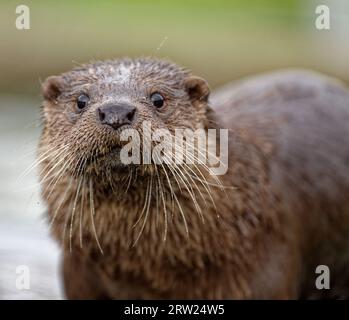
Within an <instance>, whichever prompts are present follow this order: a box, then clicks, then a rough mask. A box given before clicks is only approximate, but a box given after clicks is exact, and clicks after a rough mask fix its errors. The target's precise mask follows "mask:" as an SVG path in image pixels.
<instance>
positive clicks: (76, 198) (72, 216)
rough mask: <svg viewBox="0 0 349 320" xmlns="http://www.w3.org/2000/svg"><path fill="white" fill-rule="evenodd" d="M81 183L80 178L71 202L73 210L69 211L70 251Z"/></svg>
mask: <svg viewBox="0 0 349 320" xmlns="http://www.w3.org/2000/svg"><path fill="white" fill-rule="evenodd" d="M81 183H82V178H80V179H79V183H78V187H77V189H76V195H75V199H74V204H73V210H72V212H71V218H70V232H69V249H70V252H72V238H73V223H74V216H75V210H76V204H77V201H78V197H79V193H80V188H81Z"/></svg>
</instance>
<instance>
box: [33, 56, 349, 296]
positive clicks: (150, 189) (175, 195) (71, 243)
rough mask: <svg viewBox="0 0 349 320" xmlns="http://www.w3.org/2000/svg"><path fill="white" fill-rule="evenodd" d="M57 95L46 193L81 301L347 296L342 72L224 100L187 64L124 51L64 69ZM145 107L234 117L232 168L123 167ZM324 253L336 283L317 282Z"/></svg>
mask: <svg viewBox="0 0 349 320" xmlns="http://www.w3.org/2000/svg"><path fill="white" fill-rule="evenodd" d="M154 94H156V95H157V96H154ZM158 94H160V96H161V97H162V98H163V101H162V102H163V104H161V103H160V104H159V103H158V101H159V96H158ZM43 96H44V99H45V101H44V106H43V121H44V129H43V133H42V136H41V141H40V146H39V151H40V158H39V161H40V163H41V179H42V195H43V198H44V199H45V200H46V202H47V206H48V212H49V217H50V220H51V225H52V232H53V235H54V236H55V238H56V239H57V240H58V241H59V243H60V244H61V246H62V250H63V271H64V284H65V292H66V296H67V297H68V298H70V299H84V298H86V299H128V298H131V299H138V298H141V299H167V298H169V299H171V298H172V299H206V298H208V299H251V298H252V299H258V298H269V299H296V298H322V297H333V298H345V297H348V294H349V272H348V271H347V269H348V266H349V254H348V253H347V252H348V239H349V238H348V232H349V224H348V223H349V200H348V195H349V147H348V144H347V139H348V137H349V93H348V91H347V90H346V89H345V88H344V87H343V86H342V85H340V84H339V83H336V82H335V81H333V80H330V79H328V78H326V77H323V76H320V75H316V74H312V73H310V72H303V71H285V72H281V73H275V74H271V75H265V76H261V77H256V78H253V79H250V80H246V81H244V82H242V83H238V84H233V85H228V86H226V87H225V88H223V89H222V90H219V91H216V92H215V93H214V94H213V95H212V97H211V98H209V89H208V86H207V83H206V82H205V81H204V80H203V79H201V78H197V77H194V76H193V75H191V74H190V73H189V72H188V71H186V70H183V69H181V68H179V67H177V66H176V65H174V64H171V63H168V62H164V61H159V60H151V59H135V60H130V59H124V60H116V61H107V62H98V63H94V64H89V65H85V66H82V67H81V68H77V69H74V70H73V71H71V72H68V73H65V74H63V75H61V76H57V77H50V78H48V79H47V80H46V81H45V83H44V84H43ZM86 97H87V98H86ZM154 99H155V100H156V101H157V102H156V103H155V102H154V101H155V100H154ZM86 101H87V102H86ZM82 102H86V103H82ZM159 105H161V106H160V107H159ZM116 109H117V110H119V111H117V114H115V110H116ZM120 110H123V111H122V112H123V113H122V114H121V113H120V112H121V111H120ZM101 114H102V116H101ZM106 119H107V120H108V119H109V120H108V121H109V122H108V121H107V120H106ZM121 119H124V120H123V121H124V122H123V123H122V124H121V122H120V121H121ZM144 120H147V121H150V122H151V123H152V124H153V126H154V127H155V128H167V129H169V130H170V131H171V132H173V130H174V129H175V128H178V127H180V128H190V129H200V128H201V129H205V130H207V129H219V128H228V129H229V162H228V171H227V172H226V174H224V175H222V176H219V177H218V179H219V181H218V182H217V178H214V177H213V176H212V175H210V174H209V172H208V171H207V170H205V168H204V167H203V166H199V167H200V168H198V167H194V166H193V167H191V168H190V170H191V171H189V168H188V167H187V166H173V167H172V168H170V167H164V166H158V165H155V164H154V165H149V164H148V165H147V164H140V165H129V166H124V165H120V164H119V163H118V162H117V161H115V160H114V155H115V148H117V147H119V146H120V141H119V139H118V135H119V133H120V128H121V127H122V126H124V125H127V127H128V128H129V127H132V128H137V129H139V128H140V125H141V123H142V121H144ZM106 121H107V122H106ZM179 170H180V172H179ZM318 265H327V266H328V267H329V269H330V271H331V289H330V290H322V291H320V290H318V289H316V287H315V279H316V277H317V276H318V275H317V274H316V273H315V270H316V267H317V266H318Z"/></svg>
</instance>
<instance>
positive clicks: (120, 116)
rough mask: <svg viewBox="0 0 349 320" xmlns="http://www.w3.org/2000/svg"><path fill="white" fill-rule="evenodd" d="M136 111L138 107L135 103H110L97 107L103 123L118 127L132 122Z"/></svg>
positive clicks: (99, 119) (98, 115)
mask: <svg viewBox="0 0 349 320" xmlns="http://www.w3.org/2000/svg"><path fill="white" fill-rule="evenodd" d="M135 113H136V108H135V107H134V106H133V105H129V104H125V103H120V104H114V103H112V104H110V103H109V104H106V105H103V106H101V107H99V108H98V109H97V119H98V121H99V122H100V123H101V124H103V125H108V126H111V127H112V128H113V129H118V128H120V127H121V126H123V125H125V124H131V123H132V121H133V120H134V117H135Z"/></svg>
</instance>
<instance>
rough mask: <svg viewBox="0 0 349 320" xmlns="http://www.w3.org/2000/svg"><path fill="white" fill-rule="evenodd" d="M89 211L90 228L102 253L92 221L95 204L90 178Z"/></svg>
mask: <svg viewBox="0 0 349 320" xmlns="http://www.w3.org/2000/svg"><path fill="white" fill-rule="evenodd" d="M90 213H91V222H92V228H93V233H94V236H95V239H96V242H97V246H98V248H99V250H100V251H101V253H102V254H104V253H103V250H102V247H101V245H100V243H99V240H98V235H97V231H96V226H95V222H94V215H95V205H94V199H93V182H92V179H90Z"/></svg>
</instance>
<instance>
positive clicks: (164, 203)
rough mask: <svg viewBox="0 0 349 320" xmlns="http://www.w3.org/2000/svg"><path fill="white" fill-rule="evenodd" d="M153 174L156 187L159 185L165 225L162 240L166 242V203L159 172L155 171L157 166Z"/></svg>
mask: <svg viewBox="0 0 349 320" xmlns="http://www.w3.org/2000/svg"><path fill="white" fill-rule="evenodd" d="M155 172H156V176H157V178H158V185H159V189H160V195H161V198H162V204H163V207H164V224H165V229H164V238H163V240H164V241H166V237H167V207H166V201H165V196H164V190H163V184H162V182H161V180H160V176H159V172H158V169H157V166H155Z"/></svg>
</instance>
